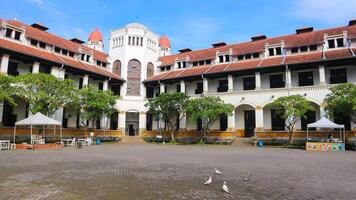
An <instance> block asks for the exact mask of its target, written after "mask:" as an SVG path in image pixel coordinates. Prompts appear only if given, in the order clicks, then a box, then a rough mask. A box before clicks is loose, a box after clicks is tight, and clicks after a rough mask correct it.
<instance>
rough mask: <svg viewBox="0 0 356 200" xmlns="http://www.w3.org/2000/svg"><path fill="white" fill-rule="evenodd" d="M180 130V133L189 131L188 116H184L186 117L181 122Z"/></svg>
mask: <svg viewBox="0 0 356 200" xmlns="http://www.w3.org/2000/svg"><path fill="white" fill-rule="evenodd" d="M179 130H180V131H186V130H187V116H184V117H183V118H182V119H181V120H180V121H179Z"/></svg>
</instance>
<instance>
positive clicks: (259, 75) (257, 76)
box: [255, 72, 261, 90]
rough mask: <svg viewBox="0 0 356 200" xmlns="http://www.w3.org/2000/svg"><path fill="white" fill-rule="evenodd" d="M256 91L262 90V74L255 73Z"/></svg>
mask: <svg viewBox="0 0 356 200" xmlns="http://www.w3.org/2000/svg"><path fill="white" fill-rule="evenodd" d="M255 82H256V90H258V89H261V74H260V72H256V73H255Z"/></svg>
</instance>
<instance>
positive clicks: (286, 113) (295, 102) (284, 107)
mask: <svg viewBox="0 0 356 200" xmlns="http://www.w3.org/2000/svg"><path fill="white" fill-rule="evenodd" d="M266 107H267V108H269V109H271V110H275V111H276V112H277V115H278V116H279V117H281V118H282V119H283V120H284V122H285V127H286V128H287V130H288V133H289V139H288V142H287V143H286V145H288V144H290V143H291V142H292V139H293V132H294V128H295V125H296V123H297V122H298V121H299V120H300V119H301V118H302V117H305V114H306V113H307V112H308V111H313V110H314V107H313V106H312V105H311V103H310V102H309V101H308V100H306V99H305V98H304V97H303V96H301V95H291V96H285V97H279V98H278V99H276V100H275V101H273V102H272V103H270V104H268V105H267V106H266Z"/></svg>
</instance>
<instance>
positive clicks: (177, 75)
mask: <svg viewBox="0 0 356 200" xmlns="http://www.w3.org/2000/svg"><path fill="white" fill-rule="evenodd" d="M187 70H188V68H185V69H184V70H182V71H181V72H180V73H179V74H177V75H176V76H175V77H178V76H179V75H181V74H182V73H184V72H185V71H187Z"/></svg>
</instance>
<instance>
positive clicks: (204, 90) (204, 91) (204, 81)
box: [203, 78, 209, 94]
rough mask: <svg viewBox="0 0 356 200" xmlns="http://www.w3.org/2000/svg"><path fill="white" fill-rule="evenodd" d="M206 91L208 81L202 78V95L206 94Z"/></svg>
mask: <svg viewBox="0 0 356 200" xmlns="http://www.w3.org/2000/svg"><path fill="white" fill-rule="evenodd" d="M208 91H209V85H208V79H207V78H204V79H203V93H204V94H207V93H208Z"/></svg>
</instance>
